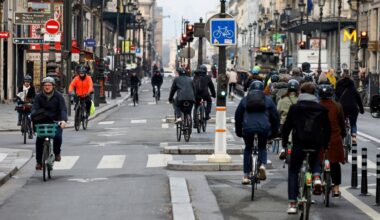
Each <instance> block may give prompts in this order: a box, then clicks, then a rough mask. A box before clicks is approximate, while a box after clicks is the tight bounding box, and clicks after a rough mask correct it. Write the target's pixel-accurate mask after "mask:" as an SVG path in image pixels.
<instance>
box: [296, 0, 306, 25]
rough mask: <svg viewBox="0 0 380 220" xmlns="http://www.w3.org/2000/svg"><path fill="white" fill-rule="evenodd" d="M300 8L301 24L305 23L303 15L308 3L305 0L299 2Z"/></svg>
mask: <svg viewBox="0 0 380 220" xmlns="http://www.w3.org/2000/svg"><path fill="white" fill-rule="evenodd" d="M298 8H299V9H300V13H301V24H302V23H303V15H304V14H305V11H306V4H305V3H304V2H300V3H298Z"/></svg>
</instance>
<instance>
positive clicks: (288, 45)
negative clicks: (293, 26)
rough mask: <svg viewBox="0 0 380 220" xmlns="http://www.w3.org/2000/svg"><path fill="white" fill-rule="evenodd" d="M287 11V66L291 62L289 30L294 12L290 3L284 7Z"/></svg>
mask: <svg viewBox="0 0 380 220" xmlns="http://www.w3.org/2000/svg"><path fill="white" fill-rule="evenodd" d="M284 11H285V15H286V27H287V34H286V43H287V44H286V62H285V63H286V64H287V65H286V66H288V65H289V64H288V63H289V53H290V51H289V49H290V41H289V38H290V37H289V35H290V32H289V24H290V13H291V12H292V7H290V4H287V5H286V8H285V9H284Z"/></svg>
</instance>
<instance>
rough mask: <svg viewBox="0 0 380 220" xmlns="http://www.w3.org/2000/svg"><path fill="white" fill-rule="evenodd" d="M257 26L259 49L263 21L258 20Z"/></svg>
mask: <svg viewBox="0 0 380 220" xmlns="http://www.w3.org/2000/svg"><path fill="white" fill-rule="evenodd" d="M257 24H258V33H257V34H258V35H259V48H260V47H261V44H260V43H261V42H260V41H261V27H262V25H263V19H261V18H259V20H257Z"/></svg>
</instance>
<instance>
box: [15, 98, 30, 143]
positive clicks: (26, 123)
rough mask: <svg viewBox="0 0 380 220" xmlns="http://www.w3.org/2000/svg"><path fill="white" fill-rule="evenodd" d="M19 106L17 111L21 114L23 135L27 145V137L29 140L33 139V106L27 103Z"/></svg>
mask: <svg viewBox="0 0 380 220" xmlns="http://www.w3.org/2000/svg"><path fill="white" fill-rule="evenodd" d="M19 104H20V105H18V106H16V109H15V110H16V111H17V112H19V114H21V134H22V136H23V137H24V144H26V139H27V136H28V137H29V139H33V129H32V121H31V118H30V112H31V110H32V104H31V103H25V102H22V103H19Z"/></svg>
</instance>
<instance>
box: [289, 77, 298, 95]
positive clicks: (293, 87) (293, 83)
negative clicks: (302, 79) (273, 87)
mask: <svg viewBox="0 0 380 220" xmlns="http://www.w3.org/2000/svg"><path fill="white" fill-rule="evenodd" d="M299 87H300V83H299V82H298V81H297V80H295V79H291V80H289V81H288V91H289V92H297V91H298V89H299Z"/></svg>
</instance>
